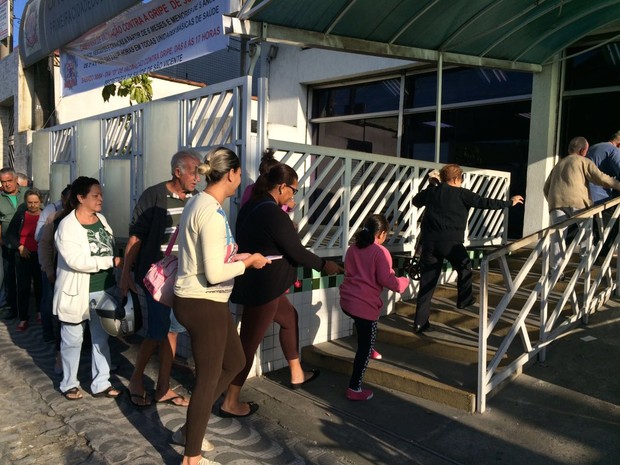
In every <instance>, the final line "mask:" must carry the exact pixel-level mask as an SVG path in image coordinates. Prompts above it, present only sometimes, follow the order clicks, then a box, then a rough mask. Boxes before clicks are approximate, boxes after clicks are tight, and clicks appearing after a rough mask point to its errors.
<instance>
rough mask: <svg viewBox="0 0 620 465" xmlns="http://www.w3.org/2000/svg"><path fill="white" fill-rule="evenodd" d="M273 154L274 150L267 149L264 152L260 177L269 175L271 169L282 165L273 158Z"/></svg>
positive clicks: (260, 166)
mask: <svg viewBox="0 0 620 465" xmlns="http://www.w3.org/2000/svg"><path fill="white" fill-rule="evenodd" d="M273 154H274V151H273V149H267V150H265V151H264V152H263V157H262V158H261V160H260V165H258V174H259V175H261V174H265V173H268V172H269V170H270V169H271V168H273V167H274V166H276V165H277V164H278V163H280V162H279V161H278V160H276V159H275V158H273Z"/></svg>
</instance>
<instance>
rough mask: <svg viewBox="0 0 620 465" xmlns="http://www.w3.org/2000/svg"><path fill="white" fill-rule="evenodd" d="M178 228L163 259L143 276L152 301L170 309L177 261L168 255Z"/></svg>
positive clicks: (173, 256) (174, 257)
mask: <svg viewBox="0 0 620 465" xmlns="http://www.w3.org/2000/svg"><path fill="white" fill-rule="evenodd" d="M178 233H179V227H178V226H177V229H175V231H174V233H173V234H172V237H171V238H170V242H169V243H168V247H166V251H165V252H164V258H162V259H161V260H159V261H157V262H155V263H153V264H152V265H151V267H150V268H149V271H147V273H146V275H145V276H144V280H143V281H142V282H143V283H144V287H146V289H147V290H148V291H149V292H150V293H151V295H152V296H153V300H155V301H157V302H159V303H161V304H163V305H165V306H167V307H172V302H173V300H174V280H175V279H176V277H177V269H178V267H179V260H178V258H177V257H176V256H175V255H170V253H171V252H172V247H174V243H175V242H176V239H177V235H178Z"/></svg>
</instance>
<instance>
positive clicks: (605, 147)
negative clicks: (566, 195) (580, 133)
mask: <svg viewBox="0 0 620 465" xmlns="http://www.w3.org/2000/svg"><path fill="white" fill-rule="evenodd" d="M619 147H620V131H618V132H616V133H615V134H613V135H612V136H611V138H610V139H609V141H608V142H601V143H599V144H594V145H593V146H591V147H590V150H588V154H587V155H586V156H587V157H588V158H589V159H590V160H592V161H593V162H594V164H595V165H596V167H597V168H598V169H599V170H601V171H602V172H603V173H605V174H607V175H609V176H611V177H612V178H616V179H620V148H619ZM616 195H617V194H616V193H614V190H613V189H605V188H604V187H601V186H599V185H596V184H592V183H590V196H591V197H592V202H594V204H598V203H602V202H605V201H607V200H609V199H611V198H613V197H616Z"/></svg>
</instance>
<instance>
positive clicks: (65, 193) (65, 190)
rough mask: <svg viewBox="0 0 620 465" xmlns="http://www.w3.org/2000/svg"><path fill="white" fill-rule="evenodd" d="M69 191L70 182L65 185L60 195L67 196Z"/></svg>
mask: <svg viewBox="0 0 620 465" xmlns="http://www.w3.org/2000/svg"><path fill="white" fill-rule="evenodd" d="M70 192H71V184H67V187H65V188H64V189H63V190H62V192H61V193H60V197H61V198H62V197H67V196H68V195H69V193H70Z"/></svg>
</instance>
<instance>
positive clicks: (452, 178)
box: [413, 164, 523, 333]
mask: <svg viewBox="0 0 620 465" xmlns="http://www.w3.org/2000/svg"><path fill="white" fill-rule="evenodd" d="M439 174H440V177H441V184H440V185H439V186H437V187H435V186H430V187H429V188H427V189H425V190H423V191H422V192H420V193H418V194H417V195H416V196H415V197H414V198H413V204H414V205H415V206H416V207H418V208H420V207H426V210H425V211H424V218H423V219H422V225H421V227H420V235H421V243H422V254H421V256H420V268H421V274H420V289H419V291H418V299H417V305H416V314H415V321H414V331H415V332H416V333H421V332H424V331H426V330H427V329H428V328H429V327H430V324H429V322H428V317H429V314H430V306H431V299H432V297H433V292H435V287H436V286H437V280H438V279H439V275H440V274H441V267H442V265H443V260H444V258H445V259H447V260H448V261H449V262H450V264H451V265H452V268H453V269H455V270H456V272H457V274H458V278H457V288H458V296H457V303H456V306H457V307H458V308H465V307H467V306H468V305H471V304H472V303H474V297H473V296H472V273H471V260H470V259H469V255H467V251H466V250H465V246H464V245H463V242H464V239H465V228H466V227H467V217H468V215H469V209H470V208H481V209H490V210H499V209H501V208H506V207H511V206H514V205H516V204H518V203H523V197H521V196H520V195H515V196H513V197H512V198H511V199H510V200H499V199H489V198H485V197H481V196H479V195H478V194H476V193H474V192H472V191H470V190H468V189H463V188H462V187H461V184H462V183H463V170H462V169H461V167H460V166H459V165H454V164H450V165H446V166H444V167H443V168H442V169H441V171H440V173H439Z"/></svg>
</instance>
